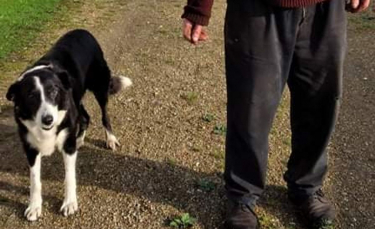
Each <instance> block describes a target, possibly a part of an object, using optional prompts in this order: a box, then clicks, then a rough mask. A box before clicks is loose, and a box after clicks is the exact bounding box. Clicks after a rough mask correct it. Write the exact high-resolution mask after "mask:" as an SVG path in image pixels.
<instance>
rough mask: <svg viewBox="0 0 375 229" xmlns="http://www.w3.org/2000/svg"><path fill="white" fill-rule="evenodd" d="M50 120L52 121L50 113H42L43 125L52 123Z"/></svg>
mask: <svg viewBox="0 0 375 229" xmlns="http://www.w3.org/2000/svg"><path fill="white" fill-rule="evenodd" d="M52 122H53V117H52V115H49V114H48V115H44V116H43V117H42V123H43V124H44V125H46V126H49V125H51V124H52Z"/></svg>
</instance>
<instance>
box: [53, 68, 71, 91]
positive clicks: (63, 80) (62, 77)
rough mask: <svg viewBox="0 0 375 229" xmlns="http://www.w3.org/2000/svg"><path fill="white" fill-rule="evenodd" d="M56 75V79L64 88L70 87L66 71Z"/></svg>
mask: <svg viewBox="0 0 375 229" xmlns="http://www.w3.org/2000/svg"><path fill="white" fill-rule="evenodd" d="M56 74H57V77H59V79H60V81H61V83H62V84H63V86H64V88H65V89H69V88H70V87H71V81H70V76H69V73H68V72H67V71H64V70H61V71H58V72H56Z"/></svg>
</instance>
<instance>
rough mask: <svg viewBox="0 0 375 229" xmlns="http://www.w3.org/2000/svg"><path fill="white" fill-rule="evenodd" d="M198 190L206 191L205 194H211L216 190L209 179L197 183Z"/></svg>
mask: <svg viewBox="0 0 375 229" xmlns="http://www.w3.org/2000/svg"><path fill="white" fill-rule="evenodd" d="M197 185H198V189H200V190H202V191H204V192H211V191H213V190H214V189H215V183H214V182H212V181H210V180H207V179H201V180H199V181H198V182H197Z"/></svg>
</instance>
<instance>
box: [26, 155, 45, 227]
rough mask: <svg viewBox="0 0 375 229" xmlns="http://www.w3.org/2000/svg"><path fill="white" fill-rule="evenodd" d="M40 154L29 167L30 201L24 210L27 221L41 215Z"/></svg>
mask: <svg viewBox="0 0 375 229" xmlns="http://www.w3.org/2000/svg"><path fill="white" fill-rule="evenodd" d="M40 161H41V156H40V154H38V155H37V156H36V158H35V164H34V165H33V166H32V167H30V203H29V206H28V208H27V209H26V211H25V216H26V218H27V220H29V221H35V220H37V219H38V218H39V217H40V216H41V215H42V183H41V182H40V164H41V162H40Z"/></svg>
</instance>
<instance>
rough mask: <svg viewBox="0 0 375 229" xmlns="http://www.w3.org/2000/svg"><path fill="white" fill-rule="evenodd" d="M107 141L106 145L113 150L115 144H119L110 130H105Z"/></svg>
mask: <svg viewBox="0 0 375 229" xmlns="http://www.w3.org/2000/svg"><path fill="white" fill-rule="evenodd" d="M105 133H106V136H107V142H106V145H107V147H108V148H110V149H112V150H113V151H115V150H116V146H120V142H119V141H118V140H117V138H116V136H115V135H113V134H112V133H111V132H109V131H108V130H106V132H105Z"/></svg>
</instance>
